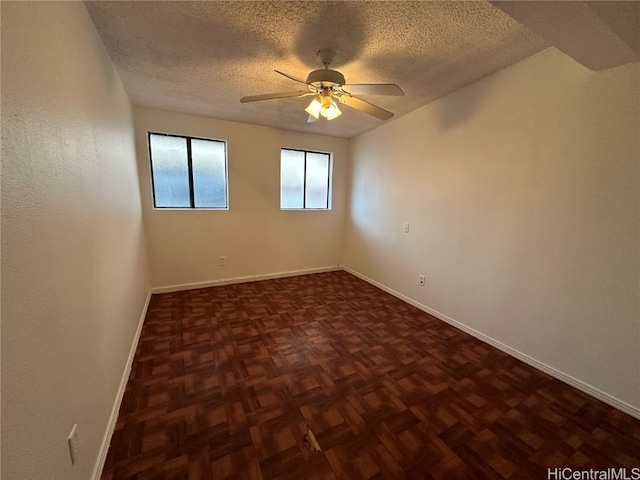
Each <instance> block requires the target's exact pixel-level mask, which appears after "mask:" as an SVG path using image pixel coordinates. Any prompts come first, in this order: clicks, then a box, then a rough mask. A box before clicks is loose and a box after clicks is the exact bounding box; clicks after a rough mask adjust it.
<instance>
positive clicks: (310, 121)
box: [307, 114, 318, 123]
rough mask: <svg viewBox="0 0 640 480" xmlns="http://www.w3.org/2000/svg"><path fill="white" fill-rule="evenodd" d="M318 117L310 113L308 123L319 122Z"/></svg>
mask: <svg viewBox="0 0 640 480" xmlns="http://www.w3.org/2000/svg"><path fill="white" fill-rule="evenodd" d="M317 121H318V119H317V118H316V117H314V116H313V115H311V114H309V118H307V123H313V122H317Z"/></svg>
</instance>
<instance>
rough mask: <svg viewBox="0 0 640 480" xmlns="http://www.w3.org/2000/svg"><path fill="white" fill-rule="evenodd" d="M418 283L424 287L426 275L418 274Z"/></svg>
mask: <svg viewBox="0 0 640 480" xmlns="http://www.w3.org/2000/svg"><path fill="white" fill-rule="evenodd" d="M418 285H420V286H421V287H424V275H420V276H418Z"/></svg>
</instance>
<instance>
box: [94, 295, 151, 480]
mask: <svg viewBox="0 0 640 480" xmlns="http://www.w3.org/2000/svg"><path fill="white" fill-rule="evenodd" d="M151 293H152V292H151V291H149V292H148V293H147V299H146V300H145V302H144V307H143V308H142V314H141V315H140V320H138V328H137V329H136V333H135V335H134V337H133V341H132V342H131V348H130V349H129V358H127V363H126V365H125V369H124V373H123V374H122V378H121V379H120V387H119V388H118V393H117V395H116V401H115V403H114V405H113V409H112V410H111V416H110V417H109V423H108V425H107V429H106V431H105V432H104V437H103V439H102V445H101V446H100V451H99V452H98V459H97V461H96V465H95V467H94V469H93V475H92V476H91V478H92V479H93V480H100V476H101V475H102V469H103V468H104V462H105V460H106V459H107V453H108V452H109V445H110V444H111V437H112V435H113V431H114V430H115V428H116V422H117V421H118V413H119V412H120V405H121V404H122V399H123V397H124V391H125V389H126V388H127V382H128V381H129V374H130V373H131V366H132V365H133V358H134V357H135V354H136V349H137V348H138V340H140V334H141V333H142V326H143V325H144V319H145V318H146V316H147V310H148V308H149V302H150V301H151Z"/></svg>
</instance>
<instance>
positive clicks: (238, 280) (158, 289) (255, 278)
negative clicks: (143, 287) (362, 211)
mask: <svg viewBox="0 0 640 480" xmlns="http://www.w3.org/2000/svg"><path fill="white" fill-rule="evenodd" d="M337 270H342V265H334V266H331V267H320V268H308V269H305V270H292V271H288V272H278V273H268V274H264V275H250V276H246V277H232V278H224V279H220V280H211V281H208V282H199V283H185V284H182V285H170V286H167V287H154V288H152V289H151V293H171V292H181V291H183V290H194V289H196V288H208V287H216V286H220V285H232V284H235V283H246V282H257V281H260V280H271V279H274V278H285V277H295V276H298V275H309V274H312V273H325V272H335V271H337Z"/></svg>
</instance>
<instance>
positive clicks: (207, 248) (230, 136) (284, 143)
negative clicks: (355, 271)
mask: <svg viewBox="0 0 640 480" xmlns="http://www.w3.org/2000/svg"><path fill="white" fill-rule="evenodd" d="M134 117H135V128H136V147H137V153H138V172H139V175H140V187H141V192H142V205H143V211H144V221H145V230H146V235H147V247H148V251H149V263H150V275H151V283H152V286H153V287H172V286H176V285H187V284H200V283H207V282H215V281H218V280H225V279H233V278H240V277H251V276H261V275H271V274H277V273H281V272H293V271H299V270H311V269H318V268H326V267H334V266H336V265H339V264H342V228H343V224H344V219H345V210H346V187H347V185H346V171H347V155H348V141H347V140H346V139H342V138H334V137H328V136H322V135H312V134H304V133H298V132H292V131H287V130H279V129H275V128H267V127H261V126H255V125H247V124H242V123H236V122H228V121H223V120H215V119H212V118H205V117H198V116H194V115H187V114H180V113H173V112H167V111H162V110H154V109H148V108H142V107H136V108H135V110H134ZM149 131H151V132H162V133H172V134H179V135H180V134H182V135H191V136H195V137H206V138H216V139H221V140H226V141H227V152H228V153H227V155H228V165H229V173H228V177H229V210H218V211H216V210H192V211H189V210H160V209H158V210H155V209H154V208H153V197H152V191H151V173H150V167H149V153H148V147H147V132H149ZM281 147H292V148H299V149H310V150H319V151H329V152H332V153H333V206H332V209H331V210H329V211H286V210H280V148H281ZM220 256H226V265H225V266H224V267H221V266H220V265H219V261H218V260H219V257H220Z"/></svg>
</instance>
